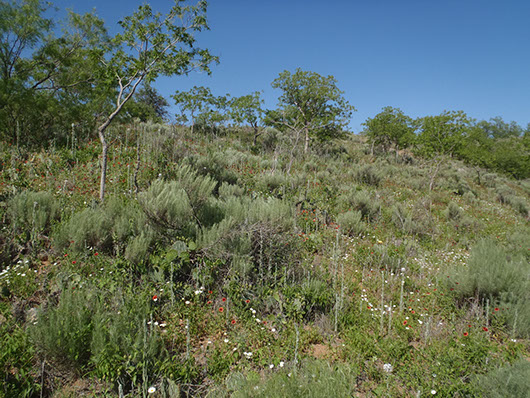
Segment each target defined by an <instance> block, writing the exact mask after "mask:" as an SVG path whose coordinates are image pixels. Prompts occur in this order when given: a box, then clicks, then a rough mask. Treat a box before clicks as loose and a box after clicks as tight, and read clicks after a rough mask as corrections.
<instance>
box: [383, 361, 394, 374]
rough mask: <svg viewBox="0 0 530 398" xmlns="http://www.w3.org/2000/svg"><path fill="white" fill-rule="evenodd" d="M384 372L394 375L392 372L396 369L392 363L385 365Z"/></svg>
mask: <svg viewBox="0 0 530 398" xmlns="http://www.w3.org/2000/svg"><path fill="white" fill-rule="evenodd" d="M383 370H384V371H385V372H386V373H392V371H393V370H394V367H393V366H392V364H390V363H385V364H384V365H383Z"/></svg>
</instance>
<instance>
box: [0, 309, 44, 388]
mask: <svg viewBox="0 0 530 398" xmlns="http://www.w3.org/2000/svg"><path fill="white" fill-rule="evenodd" d="M0 317H3V315H1V314H0ZM4 319H5V318H4ZM34 353H35V348H34V347H33V345H32V344H31V341H30V339H29V338H28V336H27V334H26V333H25V332H24V330H23V329H21V328H20V327H18V326H16V325H14V324H12V323H11V322H5V321H4V323H3V322H1V321H0V380H2V382H0V396H3V397H31V396H33V393H36V392H37V391H39V389H40V386H39V384H37V383H36V382H35V380H34V374H33V366H32V365H33V361H34Z"/></svg>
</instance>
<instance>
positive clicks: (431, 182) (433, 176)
mask: <svg viewBox="0 0 530 398" xmlns="http://www.w3.org/2000/svg"><path fill="white" fill-rule="evenodd" d="M442 162H443V158H442V159H440V160H439V161H438V163H436V166H435V167H434V171H433V172H432V174H431V181H430V183H429V191H432V190H433V188H434V180H435V178H436V176H437V175H438V171H440V166H441V165H442Z"/></svg>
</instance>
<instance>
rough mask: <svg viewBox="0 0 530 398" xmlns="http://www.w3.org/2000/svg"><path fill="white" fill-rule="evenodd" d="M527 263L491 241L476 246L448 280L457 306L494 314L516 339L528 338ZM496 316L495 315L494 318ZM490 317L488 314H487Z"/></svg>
mask: <svg viewBox="0 0 530 398" xmlns="http://www.w3.org/2000/svg"><path fill="white" fill-rule="evenodd" d="M528 275H530V263H528V261H526V259H525V258H524V257H523V256H519V255H512V254H511V253H508V252H506V250H505V249H504V248H502V247H501V246H499V245H498V244H496V243H495V242H493V241H491V240H483V241H481V242H479V243H478V244H477V245H476V246H475V247H473V249H472V250H471V255H470V258H469V260H468V263H467V266H466V267H460V268H457V269H455V270H454V274H453V275H452V276H451V278H448V281H449V282H448V284H449V287H450V288H451V289H452V290H453V293H454V297H455V299H456V300H457V302H459V303H461V304H463V303H465V302H467V301H469V300H474V301H475V302H478V303H481V304H482V305H484V306H485V307H486V308H485V310H486V311H488V310H491V309H492V308H497V310H496V311H494V312H495V313H496V314H495V316H498V317H499V319H500V320H501V321H502V322H503V323H504V324H505V325H506V326H507V327H508V328H509V329H511V331H512V334H514V335H518V336H529V335H530V279H529V278H528ZM497 312H498V314H497ZM488 315H491V314H488Z"/></svg>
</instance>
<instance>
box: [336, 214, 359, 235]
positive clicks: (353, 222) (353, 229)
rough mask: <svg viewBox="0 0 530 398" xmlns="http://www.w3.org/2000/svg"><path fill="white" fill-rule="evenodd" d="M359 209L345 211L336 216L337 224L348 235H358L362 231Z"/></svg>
mask: <svg viewBox="0 0 530 398" xmlns="http://www.w3.org/2000/svg"><path fill="white" fill-rule="evenodd" d="M361 219H362V213H361V212H360V211H347V212H345V213H341V214H339V215H338V216H337V224H339V225H340V227H341V229H342V230H343V231H344V232H345V233H346V234H348V235H352V236H353V235H359V234H361V233H362V232H363V231H364V224H363V222H362V221H361Z"/></svg>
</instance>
